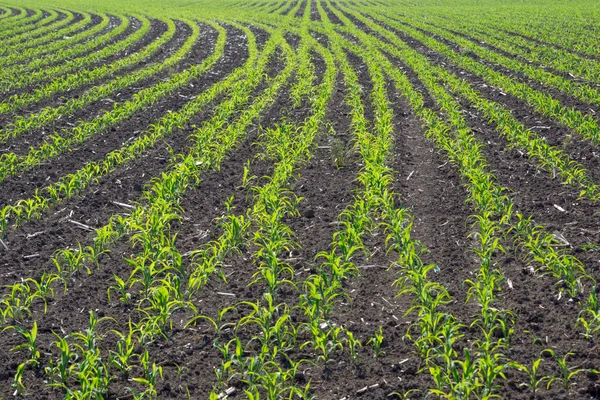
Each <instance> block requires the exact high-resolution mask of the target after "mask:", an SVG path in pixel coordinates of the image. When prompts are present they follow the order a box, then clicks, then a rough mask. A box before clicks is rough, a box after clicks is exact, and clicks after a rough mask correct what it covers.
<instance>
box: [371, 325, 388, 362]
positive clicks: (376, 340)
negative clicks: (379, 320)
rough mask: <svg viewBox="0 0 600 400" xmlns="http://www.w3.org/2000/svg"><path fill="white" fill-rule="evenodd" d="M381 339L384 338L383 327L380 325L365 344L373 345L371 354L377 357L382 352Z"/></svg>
mask: <svg viewBox="0 0 600 400" xmlns="http://www.w3.org/2000/svg"><path fill="white" fill-rule="evenodd" d="M383 340H384V339H383V329H382V328H381V326H380V327H379V330H378V331H377V332H375V334H374V335H373V337H371V338H370V339H369V340H368V341H367V344H371V345H372V346H373V356H374V357H375V358H378V357H379V356H381V355H382V354H383V352H382V351H381V346H382V345H383Z"/></svg>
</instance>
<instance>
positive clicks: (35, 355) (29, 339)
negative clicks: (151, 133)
mask: <svg viewBox="0 0 600 400" xmlns="http://www.w3.org/2000/svg"><path fill="white" fill-rule="evenodd" d="M7 329H14V330H16V331H17V332H18V333H19V334H21V335H22V336H23V338H24V339H25V343H23V344H20V345H17V346H15V347H13V348H12V349H11V351H21V350H25V351H27V352H28V353H29V355H28V357H29V359H28V360H27V362H26V364H32V365H34V366H35V367H37V366H38V365H39V360H40V357H41V353H40V350H39V347H38V342H37V333H38V327H37V321H33V327H32V328H31V330H29V331H28V330H26V329H23V328H21V327H19V326H13V325H10V326H7V327H6V328H4V329H3V330H2V332H4V331H6V330H7Z"/></svg>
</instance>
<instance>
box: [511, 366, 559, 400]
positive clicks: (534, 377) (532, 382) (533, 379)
mask: <svg viewBox="0 0 600 400" xmlns="http://www.w3.org/2000/svg"><path fill="white" fill-rule="evenodd" d="M542 360H543V359H542V358H538V359H537V360H534V361H533V362H532V364H531V368H527V367H526V366H525V365H522V364H519V363H517V362H514V361H511V362H509V363H508V365H509V366H511V367H513V368H516V369H518V370H519V371H523V372H525V373H526V374H527V377H528V378H529V380H528V382H523V383H521V384H520V386H523V387H528V388H529V389H530V390H531V392H532V394H533V397H534V398H536V397H537V393H538V390H539V388H540V386H541V385H542V383H543V382H544V381H549V380H550V379H551V377H550V376H546V375H542V376H540V374H539V372H538V370H539V368H540V364H541V362H542Z"/></svg>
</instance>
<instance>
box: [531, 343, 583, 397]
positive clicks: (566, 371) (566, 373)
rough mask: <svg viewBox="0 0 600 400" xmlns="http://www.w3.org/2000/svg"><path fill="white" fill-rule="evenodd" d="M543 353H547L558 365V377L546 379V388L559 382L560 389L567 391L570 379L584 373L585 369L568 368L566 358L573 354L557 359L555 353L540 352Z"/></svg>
mask: <svg viewBox="0 0 600 400" xmlns="http://www.w3.org/2000/svg"><path fill="white" fill-rule="evenodd" d="M543 353H547V354H548V355H550V356H551V357H552V358H554V360H556V362H557V363H558V366H559V369H560V376H558V377H556V376H552V377H550V378H549V379H548V386H547V387H548V388H550V386H551V385H552V384H553V383H554V382H559V383H561V384H562V387H563V388H564V389H565V390H569V388H570V387H571V378H573V377H574V376H575V375H577V374H579V373H581V372H585V371H586V370H585V369H582V368H579V369H575V368H569V367H568V365H567V358H568V357H569V356H572V355H574V354H575V353H573V352H568V353H567V354H565V355H564V356H563V357H559V356H558V355H556V352H555V351H554V350H552V349H546V350H544V351H543V352H542V354H543Z"/></svg>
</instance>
